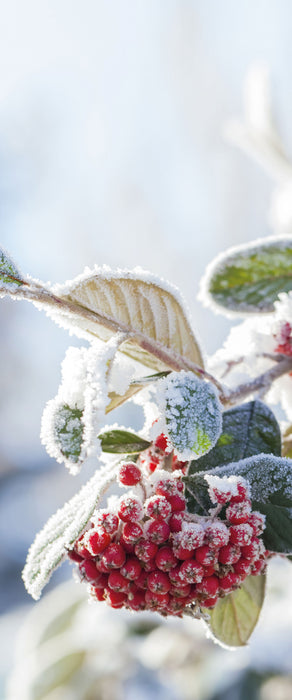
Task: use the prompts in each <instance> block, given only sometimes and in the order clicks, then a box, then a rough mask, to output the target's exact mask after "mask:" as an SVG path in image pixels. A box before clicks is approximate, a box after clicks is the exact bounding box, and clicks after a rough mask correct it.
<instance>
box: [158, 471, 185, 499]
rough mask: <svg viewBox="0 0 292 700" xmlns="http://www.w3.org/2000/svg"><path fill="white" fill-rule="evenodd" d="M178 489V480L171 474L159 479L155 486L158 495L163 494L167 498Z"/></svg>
mask: <svg viewBox="0 0 292 700" xmlns="http://www.w3.org/2000/svg"><path fill="white" fill-rule="evenodd" d="M178 490H179V489H178V482H177V480H176V479H175V478H172V477H171V476H170V477H168V478H165V479H160V481H158V482H157V484H156V487H155V491H156V493H157V494H159V495H160V496H165V498H167V499H168V498H170V497H171V496H174V495H175V494H176V493H177V492H178Z"/></svg>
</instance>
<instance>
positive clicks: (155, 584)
mask: <svg viewBox="0 0 292 700" xmlns="http://www.w3.org/2000/svg"><path fill="white" fill-rule="evenodd" d="M147 583H148V588H149V590H150V591H152V592H153V593H156V592H158V593H168V591H169V590H170V588H171V583H170V580H169V578H168V576H167V574H165V573H164V572H163V571H158V570H156V571H152V573H151V574H149V576H148V580H147Z"/></svg>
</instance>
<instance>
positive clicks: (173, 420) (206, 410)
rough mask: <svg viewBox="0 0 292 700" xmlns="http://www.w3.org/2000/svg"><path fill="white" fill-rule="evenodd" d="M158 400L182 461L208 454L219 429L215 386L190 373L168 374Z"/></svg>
mask: <svg viewBox="0 0 292 700" xmlns="http://www.w3.org/2000/svg"><path fill="white" fill-rule="evenodd" d="M161 398H162V413H163V414H164V415H165V420H166V426H167V431H168V434H169V437H170V439H171V441H172V443H173V445H174V446H175V448H176V449H177V450H178V452H179V453H180V455H181V456H182V458H183V459H190V458H191V457H192V456H193V455H194V454H196V455H198V456H200V455H203V454H205V453H206V452H209V450H210V449H211V448H212V447H213V445H215V443H216V441H217V439H218V437H219V435H220V432H221V426H222V415H221V406H220V402H219V399H218V394H217V390H216V389H215V387H214V386H213V385H212V384H210V383H208V384H207V383H206V382H204V381H202V380H201V379H198V377H196V376H195V375H194V374H193V373H192V372H171V374H169V375H168V377H166V378H165V379H164V380H162V384H161Z"/></svg>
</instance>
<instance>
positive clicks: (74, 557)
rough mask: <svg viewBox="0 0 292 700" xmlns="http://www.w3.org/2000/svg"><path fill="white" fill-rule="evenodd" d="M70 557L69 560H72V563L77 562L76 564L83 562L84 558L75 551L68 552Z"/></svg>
mask: <svg viewBox="0 0 292 700" xmlns="http://www.w3.org/2000/svg"><path fill="white" fill-rule="evenodd" d="M68 557H69V559H71V561H76V562H80V561H83V557H82V556H81V554H78V553H77V552H75V549H69V550H68Z"/></svg>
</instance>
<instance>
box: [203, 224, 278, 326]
mask: <svg viewBox="0 0 292 700" xmlns="http://www.w3.org/2000/svg"><path fill="white" fill-rule="evenodd" d="M269 243H276V244H277V247H278V248H283V249H285V248H286V246H287V244H290V245H291V244H292V236H281V239H279V237H278V236H268V237H267V238H258V239H256V240H255V241H252V243H250V244H242V245H239V246H232V247H231V248H228V250H226V251H224V252H223V253H219V255H218V256H217V257H216V258H214V260H212V261H211V263H209V265H208V266H207V268H206V271H205V274H204V276H203V277H202V279H201V282H200V289H199V294H198V300H199V301H201V303H202V304H203V305H204V306H207V307H208V308H211V309H212V311H214V312H215V313H216V314H223V315H224V316H226V317H227V318H231V319H233V318H237V319H238V314H239V310H240V305H239V304H238V303H237V304H236V309H237V311H232V310H231V309H227V308H225V307H224V308H223V307H222V306H220V305H219V304H217V303H216V301H215V300H214V299H213V297H212V296H211V294H210V293H209V291H208V289H209V286H210V282H211V279H212V277H213V275H214V272H215V271H216V273H217V274H218V273H219V272H220V270H224V269H225V268H226V264H227V263H228V264H230V263H231V262H232V256H237V255H238V253H239V254H240V255H241V256H242V257H248V256H249V255H251V254H252V253H253V252H257V251H258V248H259V246H265V247H266V246H267V245H269ZM243 306H246V305H245V304H243ZM265 313H266V312H265ZM270 313H272V312H270ZM240 315H241V316H242V317H244V318H245V317H249V316H250V314H249V313H248V312H246V311H245V310H244V309H243V310H242V311H241V310H240Z"/></svg>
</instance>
